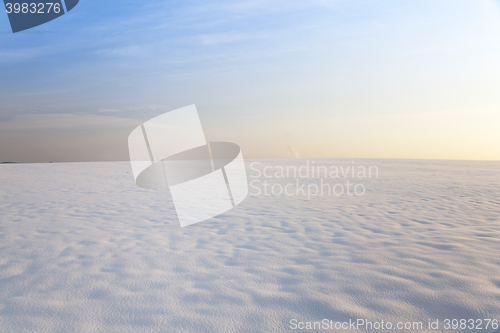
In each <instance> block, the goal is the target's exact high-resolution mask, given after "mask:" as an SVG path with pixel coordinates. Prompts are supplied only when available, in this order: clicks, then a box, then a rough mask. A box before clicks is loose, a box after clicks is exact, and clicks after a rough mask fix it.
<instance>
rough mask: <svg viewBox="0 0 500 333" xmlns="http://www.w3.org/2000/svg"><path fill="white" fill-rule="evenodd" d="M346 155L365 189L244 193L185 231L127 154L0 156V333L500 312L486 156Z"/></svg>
mask: <svg viewBox="0 0 500 333" xmlns="http://www.w3.org/2000/svg"><path fill="white" fill-rule="evenodd" d="M315 161H316V164H318V165H319V164H322V165H340V164H342V165H346V166H348V165H351V164H352V162H351V160H315ZM260 162H261V164H260V167H264V166H266V165H292V164H295V165H302V164H303V163H304V160H301V159H296V160H288V161H287V160H268V161H260ZM250 163H251V161H247V166H248V174H249V176H250V177H249V180H250V181H251V180H253V179H254V178H252V177H251V176H252V170H251V169H250V168H249V166H250ZM301 163H302V164H301ZM356 164H357V165H377V166H378V168H379V177H378V178H371V179H363V180H362V181H361V182H362V183H363V184H364V185H365V187H366V194H365V195H363V196H340V197H337V196H316V197H312V198H311V199H310V200H307V198H305V197H303V196H291V197H288V196H277V197H276V196H271V197H265V196H259V197H255V196H249V197H247V199H246V200H245V201H244V202H243V203H242V204H240V205H239V206H238V207H236V208H235V209H233V210H231V211H229V212H227V213H225V214H223V215H221V216H218V217H216V218H213V219H211V220H208V221H205V222H202V223H199V224H196V225H192V226H189V227H185V228H181V227H179V224H178V222H177V219H176V216H175V209H174V207H173V204H172V202H171V200H170V198H169V193H168V191H159V190H145V189H141V188H139V187H137V186H136V185H135V183H134V180H133V177H132V173H131V169H130V165H129V163H126V162H117V163H68V164H13V165H10V164H9V165H0V214H1V215H0V332H15V333H18V332H106V333H108V332H291V331H293V330H291V328H290V321H291V320H292V319H297V320H298V321H318V320H322V319H329V320H333V321H349V319H351V320H356V319H358V318H363V319H368V320H372V321H380V320H384V321H385V322H387V321H391V322H393V323H396V322H399V321H402V322H407V321H422V322H423V323H424V328H425V325H427V323H428V320H429V319H432V320H435V319H439V320H440V321H442V320H444V319H446V318H449V319H453V318H457V319H462V318H464V319H471V318H472V319H479V318H484V319H487V318H489V319H497V320H498V319H500V163H499V162H465V161H418V160H356ZM262 179H263V178H262ZM272 181H273V182H281V184H285V183H287V182H289V181H290V179H272ZM304 181H313V180H304ZM356 181H358V180H356ZM250 192H252V190H250ZM295 331H298V330H295ZM310 331H311V330H310ZM323 331H327V330H323ZM332 331H335V330H332ZM392 331H398V330H392ZM403 331H405V332H408V331H412V330H403ZM424 331H428V330H424ZM439 331H443V330H441V329H440V330H439ZM454 331H460V330H454ZM463 331H471V330H463ZM494 331H496V330H495V329H492V328H491V327H490V328H489V329H488V330H485V329H483V330H481V332H494ZM434 332H436V331H434ZM448 332H450V331H448Z"/></svg>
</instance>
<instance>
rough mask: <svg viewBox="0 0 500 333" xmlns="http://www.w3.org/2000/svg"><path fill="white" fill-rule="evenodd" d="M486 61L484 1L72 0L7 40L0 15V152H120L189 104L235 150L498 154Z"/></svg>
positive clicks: (98, 155) (492, 69) (489, 4)
mask: <svg viewBox="0 0 500 333" xmlns="http://www.w3.org/2000/svg"><path fill="white" fill-rule="evenodd" d="M498 59H500V6H499V2H497V1H493V0H492V1H487V0H481V1H477V0H469V1H464V0H458V1H457V0H454V1H451V0H442V1H434V0H432V1H431V0H419V1H417V0H415V1H384V2H380V1H357V0H355V1H347V0H339V1H326V0H325V1H321V0H317V1H154V0H153V1H147V2H137V1H125V0H121V1H114V0H109V1H105V2H103V1H95V0H81V1H80V3H79V5H78V6H77V7H75V9H74V10H72V11H71V12H70V13H68V14H66V15H64V16H62V17H60V18H59V19H56V20H54V21H52V22H49V23H47V24H44V25H42V26H39V27H36V28H33V29H30V30H27V31H25V32H20V33H17V34H12V33H11V32H10V27H9V24H8V19H7V15H3V16H2V15H0V73H1V74H0V142H1V143H0V160H1V161H6V160H19V161H49V160H51V161H52V160H54V161H73V160H103V159H104V160H106V159H126V138H127V135H128V133H129V132H130V131H131V130H132V129H133V128H134V127H135V126H136V125H138V124H140V122H142V121H145V120H148V119H150V118H152V117H154V116H156V115H158V114H161V113H163V112H166V111H169V110H172V109H175V108H179V107H182V106H186V105H190V104H196V105H197V107H198V111H199V114H200V117H201V120H202V123H203V125H204V127H205V130H206V132H207V137H208V139H209V140H227V141H231V142H236V143H239V144H240V145H241V146H242V148H243V152H244V155H245V153H246V156H245V157H247V156H248V157H257V158H261V157H262V158H273V157H287V156H288V154H289V152H290V150H293V151H296V152H297V153H296V155H297V156H301V157H348V158H351V157H352V158H360V157H370V158H371V157H380V158H442V159H448V158H449V159H497V160H498V159H500V153H499V152H500V136H499V135H498V134H496V133H497V127H498V126H497V125H498V124H499V123H500V116H499V114H500V112H499V111H500V110H499V108H500V97H499V96H500V94H498V91H499V88H500V83H499V81H500V80H499V78H500V67H499V65H498ZM290 148H292V149H290Z"/></svg>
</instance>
